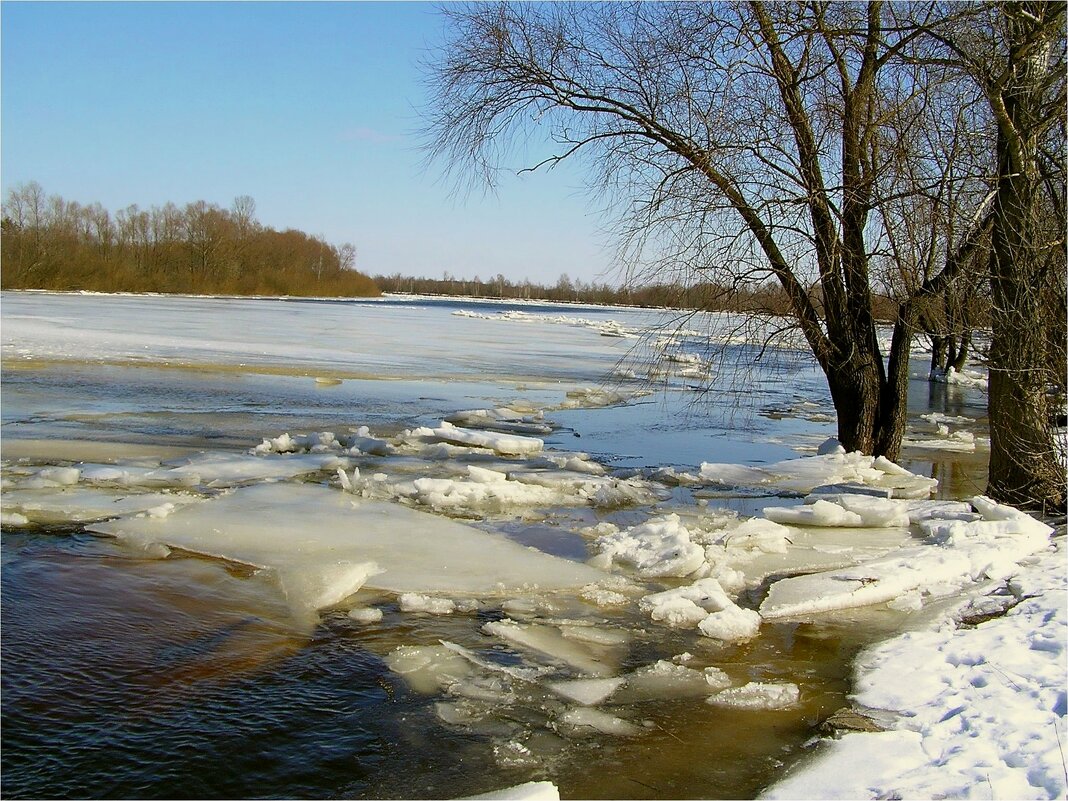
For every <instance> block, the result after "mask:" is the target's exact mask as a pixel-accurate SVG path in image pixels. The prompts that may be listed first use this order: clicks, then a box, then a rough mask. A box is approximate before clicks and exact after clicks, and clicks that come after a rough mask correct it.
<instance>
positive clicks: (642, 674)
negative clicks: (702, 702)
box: [611, 659, 730, 704]
mask: <svg viewBox="0 0 1068 801" xmlns="http://www.w3.org/2000/svg"><path fill="white" fill-rule="evenodd" d="M711 670H712V671H713V672H712V673H705V672H702V671H700V670H694V669H693V668H688V667H685V666H683V665H674V664H672V663H671V662H667V661H665V660H663V659H661V660H660V661H658V662H654V663H653V664H651V665H646V666H645V667H643V668H639V669H638V670H635V671H633V672H632V673H627V674H626V675H625V676H623V678H624V679H625V680H626V685H625V686H624V687H623V688H622V689H621V690H619V692H617V693H615V694H614V695H613V696H612V699H611V702H612V703H613V704H632V703H639V702H642V701H656V700H663V699H671V698H702V697H706V696H708V695H710V694H711V693H712V692H713V691H715V690H718V689H720V688H722V687H726V686H727V685H729V684H730V680H729V679H726V678H725V677H721V675H720V674H721V671H716V669H715V668H712V669H711Z"/></svg>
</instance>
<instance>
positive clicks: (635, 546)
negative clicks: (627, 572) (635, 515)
mask: <svg viewBox="0 0 1068 801" xmlns="http://www.w3.org/2000/svg"><path fill="white" fill-rule="evenodd" d="M596 545H597V547H598V548H599V549H600V555H599V556H598V557H597V560H598V561H596V562H594V564H597V565H601V564H604V565H605V566H608V565H611V564H612V562H622V563H625V564H629V565H633V566H634V567H635V569H637V571H638V573H639V574H641V575H643V576H648V577H655V576H688V575H690V574H691V573H693V572H695V571H697V570H699V569H700V568H701V567H703V566H704V564H705V549H704V548H703V547H702V546H700V545H698V544H697V543H695V542H693V541H691V539H690V532H689V531H688V530H687V528H686V527H685V526H684V525H682V522H681V520H680V519H679V516H678V515H676V514H671V515H666V516H664V517H658V518H653V519H652V520H647V521H646V522H644V523H642V524H641V525H638V526H634V527H633V528H629V529H626V530H625V531H618V532H615V533H612V534H607V535H605V536H603V537H600V538H599V539H598V540H597V543H596Z"/></svg>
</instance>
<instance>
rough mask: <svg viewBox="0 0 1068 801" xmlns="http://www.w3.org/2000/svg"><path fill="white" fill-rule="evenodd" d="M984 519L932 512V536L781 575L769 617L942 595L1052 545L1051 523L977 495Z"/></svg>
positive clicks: (1004, 571)
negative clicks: (840, 565)
mask: <svg viewBox="0 0 1068 801" xmlns="http://www.w3.org/2000/svg"><path fill="white" fill-rule="evenodd" d="M971 503H972V506H973V507H975V509H976V511H977V512H978V513H979V514H980V515H981V519H979V520H962V519H959V517H958V515H957V514H956V513H955V512H950V514H951V515H952V517H950V518H949V519H940V518H938V517H937V516H935V517H929V518H927V519H925V520H922V521H921V522H920V527H921V528H922V529H923V530H924V531H925V532H926V534H927V542H926V543H925V544H922V545H917V546H914V547H906V548H902V549H900V550H897V551H894V552H892V553H890V554H889V555H887V556H885V557H882V558H877V559H873V560H870V561H865V562H861V563H859V564H857V565H855V566H853V567H849V568H845V569H841V570H832V571H829V572H824V573H815V574H812V575H807V576H797V577H794V578H788V579H783V580H782V581H779V582H776V583H775V584H773V585H772V586H771V589H770V590H769V591H768V595H767V597H766V598H765V599H764V602H763V603H762V604H761V605H760V614H761V616H763V617H764V618H781V617H793V616H797V615H806V614H812V613H818V612H826V611H830V610H835V609H846V608H850V607H855V606H867V605H869V604H877V603H886V602H888V601H892V600H894V599H896V598H899V597H901V596H903V595H905V594H906V593H909V592H912V591H915V590H919V591H922V592H925V593H927V594H930V595H944V594H946V593H948V592H951V591H953V589H954V588H957V587H960V586H961V585H963V584H967V583H970V582H973V581H978V580H980V579H983V578H990V579H996V578H1004V577H1006V576H1009V575H1012V573H1013V572H1014V570H1015V569H1016V568H1015V564H1016V562H1018V561H1019V560H1020V559H1023V558H1026V557H1027V556H1030V555H1031V554H1034V553H1037V552H1039V551H1041V550H1043V549H1044V548H1046V547H1047V545H1048V543H1049V535H1050V533H1052V529H1051V528H1050V527H1049V526H1046V525H1045V524H1043V523H1040V522H1039V521H1037V520H1035V519H1034V518H1032V517H1030V516H1029V515H1026V514H1024V513H1023V512H1020V511H1018V510H1016V509H1013V508H1011V507H1007V506H1001V505H999V504H997V503H994V502H993V501H991V500H990V499H988V498H984V497H981V496H980V497H977V498H973V499H972V501H971Z"/></svg>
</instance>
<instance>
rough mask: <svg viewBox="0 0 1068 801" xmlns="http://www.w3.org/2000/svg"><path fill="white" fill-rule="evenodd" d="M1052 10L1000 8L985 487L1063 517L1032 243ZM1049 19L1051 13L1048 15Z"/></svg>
mask: <svg viewBox="0 0 1068 801" xmlns="http://www.w3.org/2000/svg"><path fill="white" fill-rule="evenodd" d="M1049 11H1050V8H1049V7H1045V6H1044V4H1041V3H1024V4H1018V5H1017V4H1011V5H1010V4H1006V5H1005V6H1004V7H1003V12H1002V13H1003V14H1004V15H1005V18H1006V22H1007V25H1006V29H1007V31H1008V34H1009V41H1008V49H1009V63H1008V70H1007V78H1006V80H1005V82H1004V83H1003V84H1002V85H1001V86H999V87H997V88H996V90H995V91H991V93H990V97H991V102H992V106H993V108H994V112H995V118H996V119H997V122H998V137H997V155H998V185H997V195H996V197H995V200H994V204H995V205H994V230H993V243H992V248H991V258H990V287H991V293H992V300H993V310H992V313H991V328H992V331H993V334H992V339H991V344H990V393H989V404H990V408H989V412H990V421H991V423H990V479H989V487H988V492H989V493H990V495H991V496H993V497H994V498H995V499H997V500H999V501H1004V502H1007V503H1012V504H1015V505H1019V506H1026V507H1030V508H1050V507H1053V508H1063V506H1064V503H1065V486H1064V479H1065V475H1064V470H1063V468H1062V467H1061V466H1060V465H1059V463H1058V460H1057V457H1056V449H1055V445H1054V440H1053V430H1052V427H1051V425H1050V419H1049V408H1048V401H1047V387H1048V384H1049V381H1048V372H1047V371H1048V364H1047V363H1046V350H1045V341H1044V340H1045V336H1046V330H1045V326H1044V320H1043V316H1042V309H1041V292H1040V287H1041V281H1042V276H1041V272H1042V265H1043V261H1044V258H1045V254H1044V250H1045V247H1044V246H1045V243H1044V242H1042V241H1041V238H1040V236H1039V230H1040V226H1039V219H1038V212H1039V209H1038V201H1039V193H1040V191H1041V175H1040V173H1039V166H1038V155H1037V148H1038V139H1039V136H1040V133H1041V131H1042V129H1043V115H1044V114H1048V110H1047V109H1044V108H1043V103H1044V97H1043V89H1042V86H1043V83H1044V82H1045V81H1046V79H1047V77H1048V70H1049V53H1050V48H1051V47H1052V46H1053V41H1054V40H1055V38H1056V36H1057V33H1058V26H1059V25H1060V24H1061V23H1062V22H1063V9H1059V15H1060V16H1059V18H1058V17H1057V16H1053V15H1051V19H1052V21H1053V24H1052V25H1050V27H1049V28H1046V29H1045V30H1043V29H1042V20H1043V19H1044V18H1045V15H1046V13H1047V12H1049ZM1055 13H1056V12H1055Z"/></svg>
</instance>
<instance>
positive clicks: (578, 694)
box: [547, 676, 624, 706]
mask: <svg viewBox="0 0 1068 801" xmlns="http://www.w3.org/2000/svg"><path fill="white" fill-rule="evenodd" d="M623 683H624V679H622V678H619V677H618V676H617V677H616V678H611V679H571V680H569V681H553V682H549V684H548V685H547V686H548V688H549V689H550V690H552V691H553V692H554V693H556V694H557V695H560V696H563V697H564V698H567V699H568V700H569V701H574V702H575V703H577V704H582V705H583V706H596V705H597V704H599V703H601V701H603V700H604V699H606V698H607V697H608V696H610V695H611V694H612V693H614V692H615V691H616V690H618V689H619V688H620V687H621V686H622V685H623Z"/></svg>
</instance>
